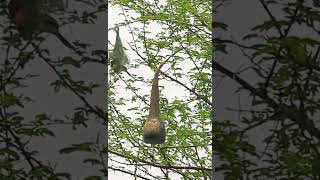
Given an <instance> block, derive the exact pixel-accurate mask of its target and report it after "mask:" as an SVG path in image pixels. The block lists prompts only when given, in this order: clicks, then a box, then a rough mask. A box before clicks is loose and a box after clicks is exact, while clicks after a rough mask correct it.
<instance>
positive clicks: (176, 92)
mask: <svg viewBox="0 0 320 180" xmlns="http://www.w3.org/2000/svg"><path fill="white" fill-rule="evenodd" d="M121 12H122V10H121V9H120V8H119V7H116V6H111V5H110V3H109V5H108V29H111V28H113V27H114V26H115V24H117V23H120V22H124V19H125V18H124V17H123V16H121V15H119V14H120V13H121ZM130 16H137V14H133V13H132V14H130ZM135 26H137V24H135ZM131 27H134V25H132V24H131ZM150 27H151V28H150ZM138 28H140V27H138ZM148 31H150V32H152V34H153V35H155V34H157V33H159V32H160V31H161V28H160V27H159V26H158V25H157V24H156V23H151V26H149V29H148ZM120 36H121V40H122V44H123V46H124V47H125V48H126V49H128V50H127V51H126V53H127V55H128V58H129V61H130V63H132V64H135V63H137V62H135V60H136V59H138V60H137V61H138V62H139V61H141V60H139V58H140V57H138V56H137V55H136V53H135V52H134V51H132V50H131V49H130V47H129V45H128V42H132V41H133V39H132V35H131V34H130V33H129V28H128V27H120ZM115 38H116V33H115V31H113V30H110V31H108V40H109V41H110V42H111V43H112V44H114V42H115ZM108 48H109V50H112V48H113V47H112V46H109V45H108ZM141 51H142V50H140V52H141ZM168 64H169V65H170V62H169V63H168ZM168 64H167V65H164V66H163V68H162V71H164V72H165V71H166V70H168V68H169V65H168ZM179 66H180V67H183V70H184V71H185V72H188V71H189V69H191V68H192V64H191V61H183V62H182V63H180V64H179ZM128 71H129V72H130V73H132V74H136V75H139V76H143V77H146V79H148V80H150V81H151V79H152V78H153V75H154V74H153V71H152V70H151V69H150V68H149V67H145V66H144V67H143V66H140V68H139V69H132V68H129V69H128ZM141 73H143V74H141ZM122 75H123V77H124V78H128V75H126V73H123V74H122ZM110 78H111V79H112V77H110V76H109V78H108V79H109V80H110ZM181 82H188V80H187V79H185V78H182V79H181ZM118 84H119V87H118V88H117V89H118V90H119V91H117V95H118V96H119V97H123V98H125V99H128V98H130V97H132V96H133V95H132V94H133V93H130V92H128V91H126V89H125V88H124V87H125V84H124V83H123V82H121V80H119V83H118ZM147 84H148V86H147V87H146V88H141V89H140V90H139V92H138V94H139V95H141V96H142V95H144V94H149V93H150V91H151V84H150V83H149V82H147ZM141 85H142V86H145V84H141ZM159 85H160V86H163V87H164V89H163V91H161V92H162V95H163V96H165V97H167V98H168V99H169V101H170V99H172V98H174V97H179V98H178V99H182V100H183V99H186V97H188V96H190V94H189V93H188V92H186V91H185V89H183V88H182V87H180V86H178V85H177V84H174V83H172V82H168V81H166V80H165V79H163V78H162V77H160V81H159ZM135 86H136V87H137V85H135ZM138 87H139V86H138ZM140 87H141V86H140ZM128 108H130V105H128V106H126V107H125V106H124V107H122V108H119V110H121V111H122V112H125V110H126V109H128ZM126 114H129V113H128V112H127V111H126ZM130 116H131V117H133V118H136V116H137V115H135V114H133V113H132V114H131V113H130ZM140 138H141V139H142V137H140ZM109 156H110V157H112V159H117V160H118V161H119V162H124V163H125V160H124V159H123V158H114V157H115V156H114V155H112V154H110V153H109ZM112 164H114V162H110V161H109V162H108V165H109V166H111V165H112ZM114 165H115V164H114ZM128 170H130V171H132V172H133V170H134V168H128ZM149 170H150V172H154V173H155V174H159V175H160V174H162V172H161V171H160V169H159V168H150V169H149ZM108 172H109V174H108V177H109V179H111V180H114V179H121V180H129V179H130V180H132V179H133V176H131V175H127V174H125V173H122V172H117V171H114V170H111V169H109V171H108ZM155 174H154V175H155ZM169 177H170V178H172V179H179V177H181V176H177V175H173V174H172V173H170V174H169Z"/></svg>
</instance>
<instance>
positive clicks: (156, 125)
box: [143, 60, 168, 144]
mask: <svg viewBox="0 0 320 180" xmlns="http://www.w3.org/2000/svg"><path fill="white" fill-rule="evenodd" d="M167 61H168V60H165V61H164V62H162V63H161V64H160V66H159V67H158V69H157V70H156V72H155V75H154V78H153V81H152V89H151V99H150V109H149V116H148V119H147V120H146V122H145V123H144V127H143V141H144V142H145V143H148V144H162V143H164V141H165V140H166V130H165V127H164V122H163V121H162V120H161V114H160V105H159V87H158V81H159V77H158V76H159V73H160V69H161V67H162V66H163V65H164V64H165V63H166V62H167Z"/></svg>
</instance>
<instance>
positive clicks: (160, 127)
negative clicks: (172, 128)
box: [143, 118, 166, 144]
mask: <svg viewBox="0 0 320 180" xmlns="http://www.w3.org/2000/svg"><path fill="white" fill-rule="evenodd" d="M165 140H166V131H165V127H164V123H163V121H162V120H160V119H156V118H154V119H148V120H147V121H146V122H145V124H144V127H143V141H144V142H145V143H148V144H162V143H164V141H165Z"/></svg>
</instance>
